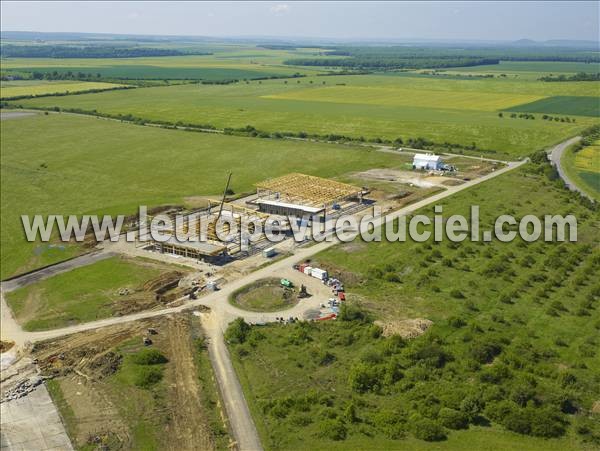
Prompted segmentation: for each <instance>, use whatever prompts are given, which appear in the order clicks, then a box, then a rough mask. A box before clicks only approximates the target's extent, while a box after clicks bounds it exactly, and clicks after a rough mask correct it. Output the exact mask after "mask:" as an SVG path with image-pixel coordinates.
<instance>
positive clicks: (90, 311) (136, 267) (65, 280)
mask: <svg viewBox="0 0 600 451" xmlns="http://www.w3.org/2000/svg"><path fill="white" fill-rule="evenodd" d="M168 269H169V266H168V265H165V264H156V263H148V262H145V261H142V260H139V261H138V260H133V259H121V258H117V257H113V258H110V259H107V260H102V261H99V262H97V263H94V264H92V265H89V266H83V267H81V268H77V269H74V270H72V271H69V272H66V273H63V274H58V275H56V276H54V277H51V278H49V279H45V280H42V281H40V282H37V283H34V284H31V285H28V286H26V287H24V288H20V289H18V290H16V291H13V292H10V293H8V294H7V302H8V305H9V306H10V308H11V310H12V311H13V314H14V315H15V317H16V319H17V320H18V321H19V322H20V323H21V324H22V325H23V328H24V329H25V330H44V329H54V328H58V327H65V326H68V325H70V324H77V323H81V322H88V321H93V320H96V319H101V318H106V317H110V316H113V315H114V314H115V312H117V311H119V310H120V311H121V312H126V311H132V309H130V308H129V307H130V306H131V305H132V304H133V303H134V302H137V303H143V304H144V306H145V307H146V308H148V307H151V306H152V304H157V303H155V302H154V301H155V300H154V293H146V292H144V291H143V290H142V288H141V286H142V285H143V284H144V283H146V282H148V281H149V280H151V279H153V278H156V277H158V276H159V275H160V273H161V271H162V272H164V271H166V270H168ZM123 289H127V290H128V291H130V292H131V294H127V295H120V294H119V293H118V291H119V290H123ZM127 304H130V305H129V306H128V305H127ZM158 305H160V304H158ZM154 306H156V305H154Z"/></svg>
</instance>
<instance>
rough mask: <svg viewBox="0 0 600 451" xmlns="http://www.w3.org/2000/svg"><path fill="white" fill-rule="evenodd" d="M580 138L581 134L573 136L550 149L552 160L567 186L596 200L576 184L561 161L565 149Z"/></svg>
mask: <svg viewBox="0 0 600 451" xmlns="http://www.w3.org/2000/svg"><path fill="white" fill-rule="evenodd" d="M580 139H581V136H576V137H574V138H571V139H569V140H568V141H565V142H562V143H560V144H558V145H557V146H555V147H553V148H552V149H550V151H549V155H550V161H551V162H552V164H553V165H554V167H556V170H557V171H558V175H559V176H560V178H561V179H563V181H564V182H565V185H566V187H567V188H569V189H570V190H571V191H577V192H578V193H580V194H582V195H584V196H585V197H587V198H589V199H592V200H594V199H593V198H592V197H591V196H590V195H589V194H587V193H586V192H585V191H582V190H581V188H579V187H578V186H577V185H576V184H575V182H573V180H571V179H570V178H569V176H568V175H567V173H566V172H565V171H564V168H563V167H562V166H561V162H560V160H561V159H562V156H563V154H564V153H565V150H567V149H568V148H569V147H570V146H571V145H572V144H575V143H576V142H577V141H579V140H580Z"/></svg>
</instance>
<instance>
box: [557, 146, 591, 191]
mask: <svg viewBox="0 0 600 451" xmlns="http://www.w3.org/2000/svg"><path fill="white" fill-rule="evenodd" d="M561 165H562V166H563V168H564V170H565V172H566V173H567V174H568V176H569V178H571V179H573V182H575V184H576V185H577V186H578V187H579V188H581V189H582V190H584V191H585V192H586V193H587V194H589V195H590V196H591V197H592V198H594V199H598V198H600V141H596V142H595V144H593V145H591V146H587V147H584V148H583V149H581V150H579V151H577V152H574V151H573V149H567V151H566V152H565V153H564V154H563V157H562V160H561Z"/></svg>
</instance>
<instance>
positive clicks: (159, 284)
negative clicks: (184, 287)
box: [142, 271, 184, 294]
mask: <svg viewBox="0 0 600 451" xmlns="http://www.w3.org/2000/svg"><path fill="white" fill-rule="evenodd" d="M183 275H184V273H182V272H180V271H169V272H166V273H164V274H161V275H160V276H158V277H156V278H154V279H152V280H149V281H148V282H146V283H145V284H144V285H143V286H142V289H143V290H144V291H153V292H155V293H157V294H162V293H163V292H165V291H167V290H170V289H171V288H174V287H175V286H177V284H178V283H179V279H181V278H182V277H183Z"/></svg>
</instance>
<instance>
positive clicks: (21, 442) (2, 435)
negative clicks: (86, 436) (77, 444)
mask: <svg viewBox="0 0 600 451" xmlns="http://www.w3.org/2000/svg"><path fill="white" fill-rule="evenodd" d="M0 444H1V447H0V449H1V451H16V450H27V451H31V450H40V451H50V450H61V451H70V450H72V449H73V447H72V446H71V441H70V440H69V437H68V436H67V433H66V431H65V428H64V425H63V424H62V422H61V419H60V416H59V414H58V411H57V409H56V407H55V406H54V403H53V402H52V399H51V398H50V395H49V394H48V390H47V389H46V386H45V385H40V386H39V387H37V389H36V390H34V391H33V392H31V393H30V394H29V395H27V396H25V397H23V398H20V399H15V400H12V401H8V402H4V403H2V404H0Z"/></svg>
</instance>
